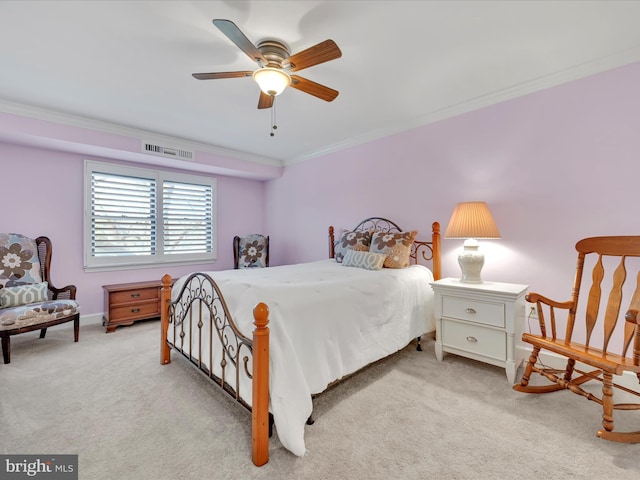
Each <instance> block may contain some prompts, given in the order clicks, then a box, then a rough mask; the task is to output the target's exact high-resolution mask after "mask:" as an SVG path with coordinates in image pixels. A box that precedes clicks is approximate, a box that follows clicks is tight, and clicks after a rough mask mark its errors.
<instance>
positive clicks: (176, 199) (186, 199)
mask: <svg viewBox="0 0 640 480" xmlns="http://www.w3.org/2000/svg"><path fill="white" fill-rule="evenodd" d="M162 205H163V207H162V215H163V218H162V220H163V224H164V236H163V247H164V253H165V254H166V255H170V254H175V253H209V252H211V251H212V248H213V189H212V187H211V185H196V184H192V183H180V182H174V181H169V180H165V181H164V182H163V188H162Z"/></svg>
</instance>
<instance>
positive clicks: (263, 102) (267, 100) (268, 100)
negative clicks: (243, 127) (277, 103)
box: [258, 90, 273, 108]
mask: <svg viewBox="0 0 640 480" xmlns="http://www.w3.org/2000/svg"><path fill="white" fill-rule="evenodd" d="M272 106H273V97H272V96H271V95H267V94H266V93H264V92H263V91H262V90H260V99H259V100H258V108H271V107H272Z"/></svg>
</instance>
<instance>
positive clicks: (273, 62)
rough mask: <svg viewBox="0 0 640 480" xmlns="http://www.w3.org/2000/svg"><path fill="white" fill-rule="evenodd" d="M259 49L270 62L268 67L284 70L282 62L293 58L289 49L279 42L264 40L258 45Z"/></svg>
mask: <svg viewBox="0 0 640 480" xmlns="http://www.w3.org/2000/svg"><path fill="white" fill-rule="evenodd" d="M257 48H258V51H259V52H260V53H261V54H262V56H263V57H264V58H266V59H267V61H268V62H269V63H267V65H265V66H266V67H273V68H284V66H283V65H282V61H283V60H284V59H285V58H289V57H290V56H291V54H290V52H289V47H287V46H286V45H285V44H284V43H282V42H279V41H278V40H263V41H261V42H260V43H258V46H257Z"/></svg>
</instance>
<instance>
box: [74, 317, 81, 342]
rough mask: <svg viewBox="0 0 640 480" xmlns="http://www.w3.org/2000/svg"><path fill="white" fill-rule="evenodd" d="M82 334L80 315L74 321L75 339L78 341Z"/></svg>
mask: <svg viewBox="0 0 640 480" xmlns="http://www.w3.org/2000/svg"><path fill="white" fill-rule="evenodd" d="M79 336H80V316H78V317H76V319H75V320H74V321H73V341H74V342H77V341H78V337H79Z"/></svg>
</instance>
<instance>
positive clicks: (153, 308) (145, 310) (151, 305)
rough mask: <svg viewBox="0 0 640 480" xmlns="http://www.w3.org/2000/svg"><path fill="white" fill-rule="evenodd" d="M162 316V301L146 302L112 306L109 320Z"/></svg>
mask: <svg viewBox="0 0 640 480" xmlns="http://www.w3.org/2000/svg"><path fill="white" fill-rule="evenodd" d="M159 316H160V302H144V303H138V304H131V305H126V306H121V307H111V309H110V310H109V321H110V322H118V321H122V320H124V321H129V320H137V319H141V318H153V317H159Z"/></svg>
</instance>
